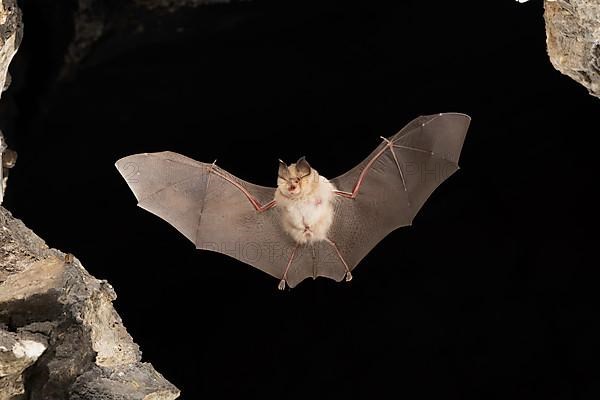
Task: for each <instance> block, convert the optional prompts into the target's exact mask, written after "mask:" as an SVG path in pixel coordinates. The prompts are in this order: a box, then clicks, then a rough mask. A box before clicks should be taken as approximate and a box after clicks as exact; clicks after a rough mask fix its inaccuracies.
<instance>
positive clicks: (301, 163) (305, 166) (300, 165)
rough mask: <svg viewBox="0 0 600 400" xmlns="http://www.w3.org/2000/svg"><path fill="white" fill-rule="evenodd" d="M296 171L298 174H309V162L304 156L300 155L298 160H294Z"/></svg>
mask: <svg viewBox="0 0 600 400" xmlns="http://www.w3.org/2000/svg"><path fill="white" fill-rule="evenodd" d="M296 171H298V175H300V176H302V177H304V176H308V175H310V173H311V171H312V169H311V168H310V164H309V163H308V161H306V158H304V156H302V157H300V159H299V160H298V161H296Z"/></svg>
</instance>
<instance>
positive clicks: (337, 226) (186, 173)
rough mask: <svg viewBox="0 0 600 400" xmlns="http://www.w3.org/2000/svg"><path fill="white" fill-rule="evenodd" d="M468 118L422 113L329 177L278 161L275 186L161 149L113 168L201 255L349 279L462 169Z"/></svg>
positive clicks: (284, 279)
mask: <svg viewBox="0 0 600 400" xmlns="http://www.w3.org/2000/svg"><path fill="white" fill-rule="evenodd" d="M469 123H470V117H468V116H467V115H464V114H459V113H444V114H435V115H428V116H421V117H418V118H416V119H414V120H413V121H411V122H410V123H409V124H408V125H406V126H405V127H404V128H403V129H402V130H400V131H399V132H398V133H397V134H395V135H394V136H392V137H390V138H383V137H382V138H381V139H382V142H381V144H379V146H378V147H377V148H376V149H375V150H374V151H373V152H372V153H371V154H370V155H369V156H368V157H367V158H366V159H365V160H363V161H362V162H361V163H360V164H358V165H357V166H355V167H354V168H352V169H351V170H350V171H348V172H346V173H345V174H343V175H341V176H338V177H337V178H334V179H331V180H328V179H326V178H325V177H323V176H322V175H320V174H319V173H318V172H317V170H316V169H314V168H312V167H311V166H310V165H309V163H308V162H307V161H306V159H305V158H304V157H302V158H300V159H299V160H298V161H297V162H296V163H293V164H291V165H286V164H285V163H284V162H283V161H281V160H279V171H278V177H277V187H276V188H275V187H265V186H258V185H254V184H252V183H249V182H246V181H244V180H242V179H239V178H237V177H236V176H234V175H232V174H230V173H229V172H227V171H225V170H223V169H221V168H219V167H218V166H217V165H216V164H215V163H212V164H208V163H202V162H198V161H195V160H193V159H191V158H188V157H185V156H183V155H181V154H177V153H173V152H169V151H165V152H158V153H142V154H135V155H131V156H128V157H124V158H122V159H120V160H118V161H117V162H116V167H117V169H118V170H119V172H120V173H121V175H122V176H123V178H124V179H125V181H126V182H127V184H128V185H129V187H130V188H131V190H132V191H133V193H134V195H135V197H136V199H137V201H138V205H139V206H140V207H141V208H143V209H145V210H147V211H150V212H151V213H153V214H156V215H157V216H159V217H160V218H162V219H164V220H165V221H167V222H168V223H170V224H171V225H173V226H174V227H175V228H176V229H177V230H178V231H179V232H181V233H182V234H183V235H184V236H185V237H187V238H188V239H189V240H191V241H192V242H193V243H194V244H195V245H196V248H198V249H204V250H211V251H216V252H219V253H223V254H226V255H228V256H231V257H234V258H236V259H238V260H240V261H242V262H245V263H247V264H250V265H251V266H253V267H256V268H258V269H260V270H261V271H264V272H266V273H268V274H270V275H272V276H274V277H275V278H277V279H279V285H278V287H279V289H282V290H283V289H285V287H286V285H288V286H289V287H291V288H293V287H295V286H296V285H298V283H300V282H301V281H303V280H304V279H306V278H308V277H312V278H313V279H316V278H317V277H319V276H323V277H327V278H330V279H333V280H335V281H338V282H339V281H341V280H343V279H345V280H346V281H350V280H351V279H352V273H351V271H353V270H354V268H355V267H356V265H357V264H358V263H359V262H360V261H361V260H362V259H363V258H364V257H365V256H366V255H367V254H368V253H369V251H371V249H373V247H375V245H376V244H377V243H379V242H380V241H381V240H383V238H384V237H385V236H386V235H387V234H389V233H390V232H391V231H393V230H395V229H397V228H399V227H402V226H407V225H410V224H411V223H412V220H413V218H414V217H415V215H416V214H417V212H418V211H419V209H420V208H421V206H422V205H423V203H425V201H426V200H427V198H428V197H429V196H430V195H431V193H432V192H433V191H434V190H435V188H437V187H438V186H439V185H440V184H441V183H442V182H443V181H444V180H445V179H446V178H448V177H449V176H450V175H451V174H453V173H454V172H455V171H456V170H458V168H459V167H458V159H459V156H460V152H461V149H462V146H463V142H464V139H465V135H466V133H467V129H468V127H469Z"/></svg>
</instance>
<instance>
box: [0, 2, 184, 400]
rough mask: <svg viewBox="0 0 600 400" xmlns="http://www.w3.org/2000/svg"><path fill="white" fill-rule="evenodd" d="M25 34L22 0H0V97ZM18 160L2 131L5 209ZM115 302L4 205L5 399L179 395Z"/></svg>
mask: <svg viewBox="0 0 600 400" xmlns="http://www.w3.org/2000/svg"><path fill="white" fill-rule="evenodd" d="M90 1H91V0H90ZM21 34H22V24H21V14H20V11H19V8H18V7H17V5H16V1H15V0H0V94H1V89H2V88H4V87H5V86H6V82H7V81H6V77H7V73H8V72H7V71H8V65H9V63H10V61H11V59H12V57H13V55H14V54H15V52H16V51H17V48H18V46H19V44H20V42H21ZM92 36H93V35H92ZM15 159H16V154H15V153H14V152H10V151H9V150H8V149H7V146H6V144H5V142H4V140H3V138H2V136H1V134H0V171H1V172H0V174H1V175H0V204H1V202H2V195H3V193H4V188H5V184H6V180H5V174H6V171H7V169H8V168H10V167H11V166H12V165H13V164H14V161H15ZM115 299H116V294H115V291H114V290H113V288H112V286H110V284H109V283H108V282H106V281H103V280H98V279H96V278H94V277H93V276H91V275H90V274H89V273H88V272H87V271H86V270H85V269H84V268H83V266H82V265H81V263H80V262H79V260H77V259H76V258H74V257H73V256H72V255H70V254H64V253H62V252H60V251H58V250H55V249H50V248H48V246H47V245H46V244H45V243H44V241H43V240H42V239H40V238H39V237H38V236H37V235H36V234H35V233H33V232H32V231H31V230H30V229H28V228H27V227H26V226H25V225H24V224H23V223H22V222H21V221H19V220H18V219H15V218H14V217H13V216H12V215H11V214H10V213H9V212H8V211H7V210H6V209H4V208H3V207H2V206H0V400H21V399H28V400H48V399H52V400H61V399H86V400H95V399H98V400H100V399H102V400H113V399H115V400H116V399H145V400H152V399H154V400H163V399H164V400H170V399H175V398H177V397H178V396H179V390H178V389H177V388H176V387H175V386H173V385H172V384H171V383H169V382H168V381H167V380H166V379H165V378H163V377H162V375H160V374H159V373H158V372H156V371H155V370H154V368H152V366H151V365H150V364H147V363H142V362H141V352H140V350H139V348H138V346H137V345H136V344H135V343H134V342H133V339H132V338H131V336H130V335H129V334H128V333H127V330H126V329H125V327H124V326H123V323H122V321H121V318H120V317H119V315H118V314H117V312H116V311H115V309H114V308H113V306H112V302H113V301H114V300H115Z"/></svg>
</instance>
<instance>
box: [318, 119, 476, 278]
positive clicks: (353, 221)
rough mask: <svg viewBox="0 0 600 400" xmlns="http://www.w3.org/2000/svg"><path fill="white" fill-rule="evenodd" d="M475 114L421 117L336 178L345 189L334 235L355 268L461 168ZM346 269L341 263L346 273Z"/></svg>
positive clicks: (332, 228) (410, 221) (343, 189)
mask: <svg viewBox="0 0 600 400" xmlns="http://www.w3.org/2000/svg"><path fill="white" fill-rule="evenodd" d="M470 120H471V119H470V117H468V116H467V115H464V114H458V113H446V114H435V115H428V116H422V117H418V118H416V119H415V120H413V121H412V122H410V123H409V124H408V125H406V126H405V127H404V128H403V129H402V130H400V132H398V133H397V134H395V135H394V136H392V137H390V138H387V139H383V142H382V143H381V144H380V145H379V146H378V147H377V148H376V149H375V150H374V151H373V152H372V153H371V155H369V157H367V158H366V159H365V160H364V161H363V162H361V163H360V164H358V165H357V166H356V167H354V168H353V169H351V170H350V171H348V172H347V173H345V174H344V175H342V176H339V177H337V178H335V179H333V180H332V181H331V182H332V183H333V184H334V185H335V186H336V187H337V189H338V190H339V191H340V192H341V193H340V194H341V196H340V197H341V198H339V199H338V200H339V201H337V202H336V209H335V218H334V223H333V225H332V227H331V231H330V234H329V235H330V238H331V239H332V240H333V241H334V242H336V243H337V245H338V247H339V248H340V251H341V253H342V255H343V256H344V258H345V260H346V262H347V264H348V266H349V268H350V269H352V268H354V267H355V266H356V265H357V264H358V263H359V262H360V260H362V258H363V257H365V256H366V255H367V253H368V252H369V251H371V249H372V248H373V247H375V245H376V244H377V243H379V242H380V241H381V240H382V239H383V238H384V237H385V236H386V235H387V234H388V233H390V232H391V231H393V230H394V229H396V228H399V227H402V226H406V225H410V224H411V223H412V220H413V218H414V217H415V215H416V214H417V212H418V211H419V209H420V208H421V207H422V206H423V204H424V203H425V201H426V200H427V198H428V197H429V196H430V195H431V193H432V192H433V191H434V190H435V188H437V187H438V186H439V185H440V184H441V183H442V182H443V181H444V180H446V178H448V177H449V176H450V175H452V174H453V173H454V172H456V170H458V158H459V156H460V152H461V149H462V145H463V142H464V140H465V135H466V133H467V129H468V127H469V123H470ZM343 272H344V269H343V267H339V266H338V267H337V274H338V275H339V276H341V275H342V274H343Z"/></svg>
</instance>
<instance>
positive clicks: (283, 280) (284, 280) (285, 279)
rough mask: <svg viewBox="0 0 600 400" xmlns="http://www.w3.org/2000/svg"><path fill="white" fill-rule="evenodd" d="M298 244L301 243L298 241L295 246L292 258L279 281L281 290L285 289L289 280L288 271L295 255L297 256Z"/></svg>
mask: <svg viewBox="0 0 600 400" xmlns="http://www.w3.org/2000/svg"><path fill="white" fill-rule="evenodd" d="M298 246H300V243H297V244H296V247H294V250H292V254H291V255H290V259H289V261H288V263H287V266H286V267H285V272H284V273H283V278H281V281H280V282H279V285H278V286H277V288H278V289H279V290H283V289H285V282H286V281H287V273H288V270H289V269H290V266H291V265H292V261H294V257H295V256H296V250H298Z"/></svg>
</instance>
